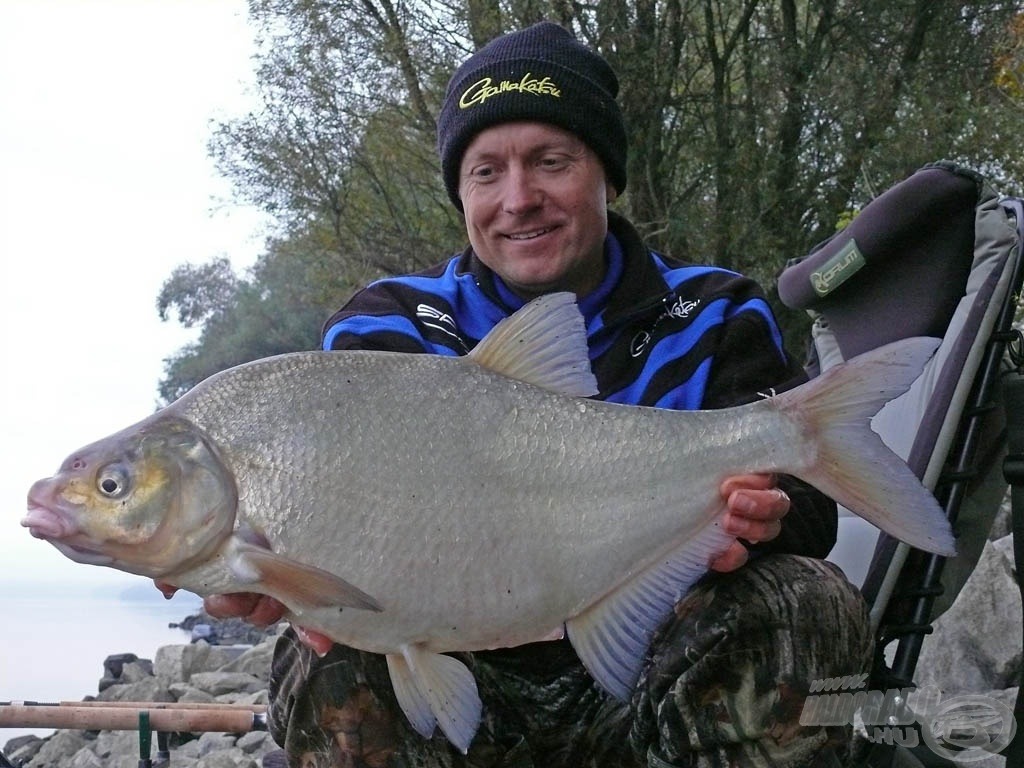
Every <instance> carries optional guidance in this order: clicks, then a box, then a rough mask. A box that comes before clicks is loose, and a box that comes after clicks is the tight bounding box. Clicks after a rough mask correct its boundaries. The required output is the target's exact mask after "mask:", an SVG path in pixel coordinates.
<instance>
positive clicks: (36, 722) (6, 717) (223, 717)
mask: <svg viewBox="0 0 1024 768" xmlns="http://www.w3.org/2000/svg"><path fill="white" fill-rule="evenodd" d="M266 713H267V707H266V705H265V704H217V703H203V702H182V703H179V702H167V701H58V702H38V701H0V728H69V729H73V730H82V731H138V732H139V764H138V768H155V766H167V765H169V764H170V758H171V753H170V750H169V748H168V743H167V734H168V733H199V732H205V731H217V732H222V733H248V732H250V731H265V730H267V719H266V717H267V716H266ZM154 730H156V732H157V754H156V762H155V763H154V761H153V759H152V758H151V757H150V754H151V752H152V740H153V731H154ZM10 765H11V764H10V763H9V762H8V761H7V759H6V758H5V757H4V756H3V755H2V754H0V768H7V767H8V766H10Z"/></svg>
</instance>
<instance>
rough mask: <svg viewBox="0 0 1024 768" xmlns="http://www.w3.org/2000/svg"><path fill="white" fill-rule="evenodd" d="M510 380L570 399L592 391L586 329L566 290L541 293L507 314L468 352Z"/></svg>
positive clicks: (593, 383)
mask: <svg viewBox="0 0 1024 768" xmlns="http://www.w3.org/2000/svg"><path fill="white" fill-rule="evenodd" d="M469 357H470V358H471V359H472V360H473V362H475V363H477V364H478V365H482V366H483V367H484V368H487V369H488V370H491V371H494V372H495V373H500V374H501V375H503V376H508V377H509V378H511V379H516V380H518V381H523V382H526V383H527V384H533V385H535V386H538V387H543V388H544V389H548V390H551V391H552V392H558V393H560V394H564V395H573V396H575V397H589V396H590V395H596V394H597V391H598V390H597V379H596V378H594V374H593V372H592V371H591V370H590V357H589V354H588V349H587V329H586V326H585V325H584V322H583V315H582V314H580V310H579V307H577V306H576V297H575V295H573V294H571V293H550V294H547V295H545V296H540V297H538V298H536V299H534V300H533V301H531V302H530V303H529V304H527V305H526V306H525V307H523V308H522V309H520V310H519V311H518V312H516V313H515V314H513V315H511V316H510V317H506V318H505V319H504V320H502V321H501V322H500V323H498V324H497V325H496V326H494V328H493V329H492V330H491V332H490V333H488V334H487V335H486V336H485V337H484V338H483V339H482V340H481V341H480V343H479V344H477V345H476V347H475V348H474V349H473V351H472V352H470V353H469Z"/></svg>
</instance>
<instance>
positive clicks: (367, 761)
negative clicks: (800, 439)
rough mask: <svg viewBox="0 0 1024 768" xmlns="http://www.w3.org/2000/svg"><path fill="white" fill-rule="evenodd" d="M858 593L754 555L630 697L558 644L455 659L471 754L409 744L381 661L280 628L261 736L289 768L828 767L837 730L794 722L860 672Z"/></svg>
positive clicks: (684, 620) (681, 616)
mask: <svg viewBox="0 0 1024 768" xmlns="http://www.w3.org/2000/svg"><path fill="white" fill-rule="evenodd" d="M870 646H871V641H870V638H869V636H868V631H867V616H866V610H865V606H864V602H863V600H862V599H861V597H860V595H859V593H858V592H857V591H856V589H855V588H853V587H852V586H851V585H850V584H849V583H848V582H847V581H846V579H845V578H844V577H843V576H842V574H841V573H839V572H838V569H835V568H834V567H832V566H831V565H830V564H828V563H824V562H822V561H819V560H813V559H810V558H803V557H796V556H790V555H771V556H766V557H762V558H759V559H756V560H754V561H752V562H751V563H749V564H748V565H746V566H745V567H743V568H741V569H740V570H738V571H736V572H734V573H731V574H727V575H714V576H713V577H709V578H707V579H705V580H704V581H703V582H702V583H701V584H699V585H698V586H697V587H695V588H694V589H693V590H692V591H691V592H690V594H688V595H687V596H686V597H685V598H684V599H683V600H681V601H680V602H679V604H678V605H677V606H676V610H675V614H674V615H673V616H672V617H670V620H669V621H667V622H666V624H665V626H664V627H663V628H662V630H661V632H660V633H659V636H658V637H656V638H655V641H654V643H653V645H652V649H651V654H650V658H649V660H648V664H647V666H646V668H645V671H644V673H643V675H642V677H641V680H640V682H639V683H638V684H637V687H636V690H635V692H634V695H633V699H632V701H631V702H629V703H623V702H618V701H614V700H612V699H610V698H609V697H608V696H606V695H605V694H604V693H603V692H602V691H601V690H600V689H598V688H597V687H596V685H595V684H594V683H593V681H592V680H591V679H590V677H589V676H588V675H587V673H586V671H585V670H584V669H583V667H582V665H581V664H580V662H579V661H578V659H577V658H576V655H575V653H574V652H573V650H572V648H571V647H570V646H569V645H568V643H567V642H552V643H537V644H534V645H527V646H521V647H519V648H514V649H508V650H501V651H487V652H481V653H474V654H461V655H459V657H460V658H461V659H462V660H463V661H465V662H466V664H467V665H468V666H469V667H470V669H472V670H473V673H474V675H475V677H476V680H477V683H478V685H479V689H480V696H481V699H482V700H483V705H484V720H483V722H482V723H481V726H480V730H479V732H478V733H477V735H476V738H475V739H474V740H473V744H472V746H471V747H470V751H469V754H468V755H462V754H460V753H459V752H458V751H457V750H456V749H454V748H453V747H451V746H449V745H448V743H447V741H446V740H445V739H444V737H443V736H442V735H440V734H439V733H438V734H436V735H435V736H434V738H433V739H431V740H425V739H423V738H421V737H420V736H419V735H417V734H416V733H415V732H414V731H413V730H412V729H411V727H410V726H409V725H408V723H407V722H406V720H405V717H404V715H403V714H402V712H401V710H400V709H399V708H398V704H397V702H396V700H395V698H394V694H393V693H392V689H391V684H390V681H389V678H388V673H387V668H386V665H385V662H384V658H383V657H381V656H377V655H373V654H367V653H362V652H360V651H355V650H352V649H349V648H344V647H341V646H335V647H334V649H333V650H332V651H331V653H329V654H328V655H327V656H326V657H324V658H317V657H316V656H315V655H314V654H313V653H312V652H311V651H310V650H309V649H308V648H306V647H305V646H303V645H302V644H301V643H299V642H298V641H297V640H296V639H295V637H294V635H293V634H292V633H291V632H290V631H289V632H287V633H286V634H285V635H283V636H282V638H281V639H280V640H279V642H278V645H277V648H276V653H275V659H274V665H273V672H272V676H271V710H270V727H271V731H272V733H273V735H274V738H275V739H276V740H277V741H278V743H279V744H281V745H283V746H284V747H285V750H286V751H287V754H288V764H289V766H291V768H296V767H298V766H301V768H343V767H344V768H350V767H355V766H373V767H375V768H384V767H385V766H387V767H391V766H407V767H408V768H413V767H414V766H418V767H422V768H448V767H452V768H498V767H499V766H500V767H501V768H532V767H536V768H540V767H541V766H543V767H544V768H561V767H565V768H569V767H570V766H572V767H574V768H577V767H580V768H581V767H583V766H594V767H596V766H602V767H605V766H607V767H608V768H613V767H619V766H621V767H625V766H631V767H632V766H649V767H650V768H671V767H673V766H687V767H688V768H689V767H693V768H697V767H700V768H704V767H705V766H706V767H707V768H711V767H712V766H744V767H745V766H755V767H757V768H761V767H764V768H769V767H771V768H776V767H785V768H796V767H797V766H832V765H835V766H838V765H840V763H839V758H840V756H841V755H842V754H843V753H844V751H845V749H846V744H847V741H848V739H849V735H850V734H849V732H848V729H845V728H836V727H818V726H814V727H803V726H801V725H800V723H799V717H800V712H801V709H802V707H803V702H804V700H805V699H806V697H807V695H808V687H809V685H810V683H811V682H812V681H813V680H816V679H821V678H825V677H839V676H842V675H854V674H858V673H861V672H866V671H868V670H869V668H870V667H869V659H870Z"/></svg>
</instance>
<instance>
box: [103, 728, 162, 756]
mask: <svg viewBox="0 0 1024 768" xmlns="http://www.w3.org/2000/svg"><path fill="white" fill-rule="evenodd" d="M154 741H155V739H154ZM92 751H93V752H95V753H96V755H97V756H98V757H101V758H103V759H104V760H106V761H110V760H111V759H113V758H115V757H117V756H118V755H135V756H136V762H138V754H139V733H138V731H100V733H99V735H98V736H97V737H96V743H95V744H94V745H93V746H92Z"/></svg>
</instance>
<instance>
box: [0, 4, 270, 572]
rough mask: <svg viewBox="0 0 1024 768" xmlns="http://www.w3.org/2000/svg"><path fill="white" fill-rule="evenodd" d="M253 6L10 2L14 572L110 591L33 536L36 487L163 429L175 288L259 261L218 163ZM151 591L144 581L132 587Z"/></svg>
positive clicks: (241, 101) (1, 51)
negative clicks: (144, 424)
mask: <svg viewBox="0 0 1024 768" xmlns="http://www.w3.org/2000/svg"><path fill="white" fill-rule="evenodd" d="M252 48H253V44H252V30H251V29H250V28H249V27H248V26H247V22H246V3H245V1H244V0H0V110H2V112H0V259H2V261H0V264H2V269H3V279H2V280H0V334H2V335H0V342H2V350H0V353H2V368H0V436H2V445H3V449H2V450H3V454H2V456H3V468H2V470H0V500H2V509H0V565H2V568H0V572H2V573H4V574H6V576H8V577H9V576H11V575H13V574H17V575H18V576H19V577H20V578H22V579H25V580H36V579H38V580H47V581H50V580H66V579H71V580H81V579H100V580H102V578H103V574H108V575H109V574H110V572H108V571H106V569H99V568H92V567H86V566H82V565H76V564H73V563H71V562H70V561H66V560H64V559H63V558H62V557H61V556H60V555H59V554H58V553H57V552H56V550H54V549H53V548H52V547H50V546H49V545H47V544H44V543H43V542H39V541H36V540H34V539H32V538H31V537H30V536H29V534H28V532H27V530H26V529H24V528H22V527H21V526H20V525H19V520H20V519H21V517H22V516H23V514H24V511H25V497H26V492H27V491H28V488H29V486H30V485H31V484H32V482H33V481H35V480H36V479H38V478H40V477H44V476H47V475H50V474H52V473H53V472H54V471H55V470H56V469H57V467H58V466H59V464H60V463H61V461H62V460H63V459H64V457H65V456H66V455H67V454H69V453H70V452H71V451H73V450H74V449H75V448H78V447H80V446H81V445H84V444H86V443H89V442H92V441H93V440H96V439H98V438H100V437H103V436H105V435H107V434H109V433H111V432H114V431H116V430H118V429H120V428H121V427H123V426H127V425H128V424H130V423H133V422H135V421H137V420H139V419H141V418H143V417H144V416H146V415H148V414H149V413H150V412H152V410H153V409H154V407H155V405H156V398H157V393H156V387H157V383H158V380H159V378H160V376H161V373H162V364H163V360H164V359H165V358H167V357H168V356H170V355H172V354H173V353H174V352H175V351H176V350H178V349H179V348H180V347H181V346H182V345H183V344H184V343H185V342H187V341H188V340H189V339H190V338H191V337H192V336H191V333H190V332H186V331H184V330H183V329H181V328H179V327H177V326H176V325H175V324H173V323H161V322H160V321H159V319H158V317H157V313H156V309H155V300H156V296H157V293H158V292H159V290H160V286H161V284H162V283H163V281H164V279H165V278H166V277H167V276H168V275H169V274H170V272H171V270H172V269H173V268H174V267H175V266H176V265H178V264H181V263H185V262H196V263H202V262H206V261H208V260H209V259H211V258H213V257H216V256H219V255H227V256H229V257H230V258H231V259H232V261H233V262H234V263H235V264H236V265H237V266H239V267H240V268H242V267H244V266H246V265H248V264H251V263H252V261H253V259H254V258H255V256H256V255H257V254H258V253H259V251H260V248H261V245H262V241H263V230H262V227H261V224H262V222H261V219H260V217H259V216H258V215H257V214H256V213H255V212H253V211H250V210H246V209H244V208H239V207H236V206H232V205H225V204H224V203H223V201H224V200H225V199H226V198H227V196H228V194H229V187H228V185H227V184H226V182H224V181H223V180H221V179H219V178H218V177H217V175H216V173H215V171H214V169H213V166H212V163H211V161H210V160H209V159H208V157H207V155H206V143H207V139H208V137H209V135H210V121H211V120H212V119H225V118H229V117H231V116H233V115H238V114H242V113H244V112H245V111H247V109H248V108H249V106H250V105H251V103H252V101H251V96H250V95H249V94H248V92H247V84H248V83H249V82H251V71H252V64H251V59H250V57H251V54H252V52H253V51H252ZM133 578H137V577H133Z"/></svg>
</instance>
